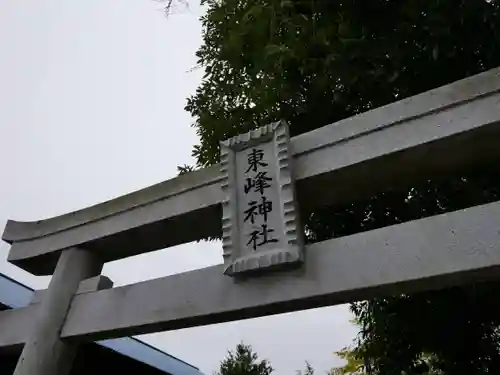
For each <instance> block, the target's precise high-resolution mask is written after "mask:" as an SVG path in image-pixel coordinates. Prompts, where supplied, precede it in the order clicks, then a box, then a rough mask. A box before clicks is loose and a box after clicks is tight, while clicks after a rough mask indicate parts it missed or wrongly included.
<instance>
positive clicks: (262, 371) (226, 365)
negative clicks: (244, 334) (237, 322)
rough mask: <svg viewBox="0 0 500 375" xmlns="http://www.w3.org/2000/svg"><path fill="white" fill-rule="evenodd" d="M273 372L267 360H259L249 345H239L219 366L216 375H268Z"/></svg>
mask: <svg viewBox="0 0 500 375" xmlns="http://www.w3.org/2000/svg"><path fill="white" fill-rule="evenodd" d="M272 372H273V368H272V367H271V364H270V363H269V362H268V361H267V360H259V358H258V356H257V354H256V353H254V352H253V351H252V347H251V346H249V345H244V344H239V345H237V346H236V350H235V351H234V352H231V351H230V352H229V353H228V355H227V357H226V358H224V360H223V361H222V362H221V364H220V369H219V372H217V373H216V375H270V374H271V373H272Z"/></svg>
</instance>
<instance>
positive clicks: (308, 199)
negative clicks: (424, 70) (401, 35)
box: [2, 68, 500, 275]
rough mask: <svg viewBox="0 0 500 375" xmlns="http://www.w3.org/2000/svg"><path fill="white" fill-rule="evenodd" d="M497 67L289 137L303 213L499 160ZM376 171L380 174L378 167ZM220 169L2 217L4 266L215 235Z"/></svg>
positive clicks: (42, 269)
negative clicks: (41, 216) (28, 216)
mask: <svg viewBox="0 0 500 375" xmlns="http://www.w3.org/2000/svg"><path fill="white" fill-rule="evenodd" d="M499 92H500V68H497V69H493V70H490V71H488V72H485V73H482V74H479V75H476V76H473V77H469V78H466V79H464V80H461V81H457V82H454V83H452V84H450V85H447V86H443V87H440V88H438V89H435V90H431V91H429V92H426V93H423V94H420V95H417V96H414V97H411V98H407V99H404V100H401V101H399V102H396V103H393V104H390V105H387V106H384V107H381V108H377V109H375V110H372V111H369V112H366V113H363V114H360V115H358V116H354V117H351V118H348V119H345V120H342V121H339V122H337V123H334V124H331V125H327V126H325V127H322V128H319V129H317V130H315V131H312V132H309V133H305V134H302V135H300V136H296V137H294V138H293V139H292V140H291V148H292V155H293V159H294V163H295V170H296V175H297V191H298V198H299V203H300V205H301V207H302V208H309V207H311V206H317V205H326V204H336V203H341V202H347V201H348V200H352V199H357V198H360V197H363V196H366V195H367V194H370V193H373V192H375V191H377V190H380V189H383V188H384V187H387V186H393V185H394V184H402V185H406V184H408V183H411V182H412V181H414V180H416V179H418V176H419V175H421V174H422V173H425V174H426V175H431V174H433V173H441V172H443V171H446V172H449V171H450V170H453V169H456V168H460V167H463V166H464V165H467V164H473V163H475V162H477V161H478V160H485V159H498V157H499V152H500V151H499V150H500V137H499V135H500V125H498V123H499V121H500V111H498V105H499V104H500V94H499ZM381 165H383V168H380V166H381ZM221 201H222V193H221V189H220V172H219V167H218V166H214V167H210V168H206V169H203V170H200V171H196V172H192V173H188V174H186V175H183V176H179V177H177V178H174V179H171V180H168V181H165V182H162V183H159V184H157V185H154V186H151V187H148V188H146V189H143V190H140V191H137V192H134V193H131V194H128V195H125V196H122V197H119V198H116V199H113V200H110V201H108V202H105V203H101V204H98V205H95V206H92V207H89V208H86V209H83V210H79V211H75V212H72V213H69V214H65V215H61V216H57V217H54V218H50V219H45V220H40V221H36V222H19V221H12V220H10V221H9V222H8V223H7V226H6V228H5V231H4V233H3V237H2V238H3V240H5V241H6V242H8V243H10V244H11V245H12V246H11V249H10V253H9V257H8V260H9V261H10V262H12V263H14V264H16V265H18V266H20V267H22V268H24V269H25V270H27V271H29V272H32V273H34V274H37V275H46V274H51V273H52V272H53V270H54V267H55V263H56V260H57V255H58V254H59V252H60V251H62V250H64V249H66V248H69V247H72V246H81V247H84V248H87V249H90V250H93V251H97V252H98V253H99V255H100V256H101V257H102V259H103V260H105V261H112V260H116V259H121V258H124V257H128V256H132V255H137V254H140V253H144V252H148V251H153V250H157V249H161V248H165V247H168V246H174V245H178V244H182V243H187V242H191V241H195V240H199V239H202V238H205V237H208V236H218V235H219V234H220V232H221V224H220V203H221Z"/></svg>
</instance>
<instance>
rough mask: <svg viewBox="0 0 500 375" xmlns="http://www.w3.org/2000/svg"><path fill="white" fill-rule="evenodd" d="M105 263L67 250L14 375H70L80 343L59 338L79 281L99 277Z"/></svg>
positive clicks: (41, 303) (59, 263)
mask: <svg viewBox="0 0 500 375" xmlns="http://www.w3.org/2000/svg"><path fill="white" fill-rule="evenodd" d="M102 266H103V263H102V262H101V261H100V260H99V259H98V258H97V256H96V255H94V254H92V253H90V252H89V251H87V250H83V249H78V248H71V249H68V250H64V251H63V252H62V253H61V255H60V257H59V261H58V262H57V267H56V269H55V271H54V275H53V276H52V279H51V281H50V284H49V288H48V289H47V292H46V293H45V295H44V296H43V298H42V301H41V302H40V304H39V307H38V311H37V317H36V319H37V322H36V324H35V326H34V329H33V331H32V332H31V334H30V336H29V338H28V340H27V341H26V344H25V346H24V349H23V352H22V354H21V357H20V359H19V362H18V363H17V366H16V370H15V371H14V375H67V374H69V372H70V370H71V365H72V363H73V360H74V358H75V354H76V350H77V347H78V345H77V343H74V342H67V341H62V340H61V339H60V338H59V335H60V332H61V329H62V326H63V324H64V320H65V318H66V314H67V312H68V309H69V307H70V304H71V300H72V298H73V296H74V295H75V293H76V291H77V290H78V285H79V284H80V281H82V280H84V279H87V278H89V277H93V276H96V275H99V274H100V273H101V270H102Z"/></svg>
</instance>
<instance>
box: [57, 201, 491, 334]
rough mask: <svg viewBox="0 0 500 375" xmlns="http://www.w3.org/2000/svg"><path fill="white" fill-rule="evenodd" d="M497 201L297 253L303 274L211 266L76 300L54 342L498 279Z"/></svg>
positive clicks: (147, 330) (143, 330)
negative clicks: (229, 272) (250, 274)
mask: <svg viewBox="0 0 500 375" xmlns="http://www.w3.org/2000/svg"><path fill="white" fill-rule="evenodd" d="M498 223H500V203H499V202H497V203H491V204H488V205H483V206H477V207H473V208H469V209H466V210H461V211H457V212H452V213H448V214H444V215H439V216H434V217H430V218H426V219H422V220H417V221H411V222H408V223H404V224H399V225H396V226H391V227H386V228H381V229H377V230H373V231H369V232H364V233H360V234H356V235H353V236H348V237H342V238H338V239H333V240H329V241H325V242H321V243H317V244H313V245H309V246H307V248H306V261H305V264H304V267H303V268H300V269H297V270H294V271H289V272H286V273H271V274H268V275H263V276H261V277H259V278H251V279H247V280H237V281H236V282H235V281H234V280H233V279H231V278H229V277H224V276H222V271H223V269H224V266H223V265H221V266H215V267H209V268H204V269H200V270H195V271H191V272H187V273H182V274H177V275H173V276H168V277H165V278H161V279H157V280H151V281H145V282H142V283H138V284H134V285H129V286H124V287H119V288H113V289H109V290H103V291H98V292H92V293H86V294H82V295H78V296H76V297H75V298H74V300H73V303H72V304H71V309H70V311H69V314H68V317H67V320H66V323H65V325H64V328H63V331H62V337H67V338H70V337H74V338H76V337H86V338H88V339H103V338H113V337H119V336H124V335H132V334H145V333H150V332H157V331H163V330H173V329H180V328H186V327H194V326H200V325H206V324H214V323H220V322H226V321H231V320H240V319H245V318H252V317H258V316H264V315H272V314H278V313H285V312H291V311H296V310H302V309H310V308H316V307H321V306H330V305H335V304H340V303H346V302H349V301H355V300H363V299H369V298H372V297H375V296H382V295H391V294H397V293H407V292H412V291H417V290H430V289H439V288H444V287H448V286H452V285H461V284H465V283H470V282H472V281H483V280H486V279H490V278H495V277H498V275H499V271H500V251H499V250H498V249H499V245H498V244H499V243H500V231H499V230H498Z"/></svg>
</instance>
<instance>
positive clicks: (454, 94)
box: [0, 68, 500, 375]
mask: <svg viewBox="0 0 500 375" xmlns="http://www.w3.org/2000/svg"><path fill="white" fill-rule="evenodd" d="M499 104H500V68H499V69H494V70H491V71H488V72H485V73H482V74H479V75H476V76H473V77H469V78H467V79H464V80H461V81H457V82H455V83H452V84H450V85H447V86H443V87H440V88H438V89H435V90H432V91H429V92H426V93H423V94H420V95H417V96H415V97H411V98H408V99H405V100H402V101H399V102H396V103H393V104H390V105H387V106H385V107H381V108H378V109H375V110H372V111H369V112H366V113H363V114H361V115H358V116H355V117H352V118H349V119H346V120H342V121H340V122H338V123H335V124H332V125H328V126H325V127H323V128H320V129H317V130H314V131H312V132H309V133H306V134H303V135H300V136H297V137H294V138H292V139H289V138H288V136H287V132H286V126H285V125H283V124H275V125H270V126H268V127H264V128H261V129H260V130H257V131H254V132H251V133H249V134H246V135H242V136H239V137H236V138H233V139H231V140H228V141H227V142H226V143H225V144H224V145H223V147H222V151H223V152H222V160H221V161H222V164H221V165H219V166H214V167H210V168H206V169H203V170H200V171H196V172H192V173H188V174H186V175H182V176H179V177H177V178H174V179H171V180H168V181H165V182H162V183H160V184H157V185H154V186H151V187H149V188H146V189H143V190H140V191H137V192H134V193H131V194H128V195H125V196H122V197H119V198H116V199H113V200H111V201H108V202H105V203H102V204H98V205H96V206H92V207H89V208H86V209H83V210H80V211H75V212H72V213H69V214H66V215H62V216H58V217H54V218H51V219H46V220H41V221H37V222H18V221H9V222H8V223H7V226H6V228H5V231H4V234H3V240H5V241H6V242H8V243H10V244H11V248H10V252H9V256H8V260H9V261H10V262H12V263H13V264H15V265H17V266H19V267H21V268H23V269H24V270H26V271H28V272H31V273H33V274H35V275H51V274H53V277H52V279H51V282H50V285H49V287H48V289H47V290H45V291H39V292H38V293H37V296H36V298H34V301H33V303H32V304H31V305H30V306H28V307H25V308H21V309H15V310H10V311H2V312H0V348H3V349H9V348H13V347H23V352H22V355H21V358H20V360H19V363H18V366H17V368H16V371H15V374H16V375H55V374H59V375H65V374H68V372H69V371H70V369H71V363H72V359H73V356H74V354H75V351H76V348H77V346H78V343H79V342H82V341H84V340H99V339H109V338H116V337H121V336H128V335H134V334H145V333H152V332H157V331H164V330H174V329H180V328H186V327H194V326H200V325H206V324H213V323H220V322H228V321H232V320H238V319H247V318H253V317H258V316H264V315H271V314H279V313H284V312H290V311H296V310H302V309H310V308H316V307H320V306H329V305H335V304H340V303H346V302H349V301H355V300H363V299H369V298H372V297H375V296H383V295H391V294H397V293H406V292H414V291H419V290H426V289H439V288H444V287H448V286H453V285H460V284H463V283H469V282H475V281H482V280H486V279H490V278H494V277H498V274H499V273H498V272H499V268H500V251H499V245H498V244H499V243H500V230H499V224H500V203H499V202H494V203H490V204H486V205H481V206H475V207H471V208H467V209H463V210H459V211H455V212H451V213H447V214H443V215H438V216H433V217H428V218H425V219H421V220H415V221H410V222H406V223H403V224H399V225H394V226H390V227H385V228H380V229H376V230H372V231H368V232H363V233H359V234H355V235H351V236H346V237H341V238H335V239H331V240H327V241H324V242H320V243H315V244H311V245H306V246H304V245H303V244H302V240H301V232H302V231H301V227H300V212H301V211H299V208H300V209H302V210H304V209H305V208H307V209H310V208H317V207H320V206H323V205H334V204H339V203H345V202H349V201H352V200H355V199H360V198H363V197H367V196H369V195H370V194H373V193H375V192H377V191H381V190H383V189H385V188H388V187H394V186H401V187H404V186H408V185H409V184H411V183H412V182H415V181H417V180H421V179H422V178H426V177H430V176H432V175H436V174H441V173H445V172H446V173H450V172H451V171H457V170H459V169H461V168H465V167H472V166H474V165H479V164H481V163H483V162H486V161H489V162H491V161H494V160H499V159H500V111H499V110H498V108H499ZM257 147H260V148H258V149H257ZM250 149H252V150H253V151H252V152H254V158H253V159H252V160H253V161H254V162H256V163H257V164H255V165H254V166H255V171H252V166H251V165H250V167H248V168H246V165H245V168H246V169H248V170H247V172H249V173H253V172H255V173H254V174H253V175H251V176H250V177H248V176H247V175H244V174H243V172H245V171H244V169H245V168H244V167H243V165H244V163H246V158H247V157H249V158H250V156H249V155H250V154H249V153H248V152H247V151H248V150H250ZM248 160H250V159H248ZM242 163H243V164H242ZM259 163H260V164H259ZM258 166H267V167H268V170H266V171H265V172H258V171H257V167H258ZM268 172H269V174H268V175H267V176H269V178H268V179H266V178H267V177H266V178H263V179H261V180H260V182H261V185H260V186H261V187H262V186H264V185H265V186H267V185H269V186H271V185H272V186H273V187H271V188H269V189H270V190H269V195H268V196H264V195H263V193H262V192H263V190H260V192H259V190H258V186H259V185H258V181H257V179H256V178H257V177H256V176H257V174H258V173H264V174H265V173H268ZM264 174H261V175H260V176H261V177H263V176H264ZM262 184H263V185H262ZM266 184H267V185H266ZM273 189H274V190H273ZM256 202H260V203H259V204H262V205H261V206H260V209H259V210H257V211H252V212H254V213H255V212H256V213H258V214H259V215H260V216H258V217H254V216H249V215H248V212H250V211H248V210H249V209H247V210H244V209H245V208H246V207H247V206H244V205H243V204H244V203H245V204H247V205H248V207H251V206H252V205H256V204H257V203H256ZM271 206H272V207H274V208H273V209H274V211H273V209H271ZM252 207H253V206H252ZM243 213H245V214H244V215H243V216H242V214H243ZM264 215H269V217H267V216H265V217H264ZM273 215H274V216H273ZM221 218H222V220H221ZM253 219H255V220H257V221H255V222H253ZM250 220H252V225H253V227H252V226H249V225H250V224H249V221H250ZM258 220H261V222H258ZM262 220H264V221H262ZM268 220H269V221H268ZM255 225H260V227H259V228H262V230H261V229H259V231H260V232H259V233H257V232H258V231H256V230H254V231H252V232H251V234H252V233H254V234H255V236H254V237H253V239H254V241H253V242H252V237H250V239H248V237H244V235H248V233H249V232H248V230H250V229H251V228H254V227H255ZM271 227H272V228H271ZM271 232H273V234H272V235H271ZM257 234H259V235H261V237H260V238H259V240H258V241H256V240H255V239H256V238H257V237H256V236H257ZM264 234H265V235H264ZM221 235H222V238H223V247H224V254H223V255H224V265H220V266H214V267H208V268H203V269H198V270H195V271H191V272H186V273H181V274H177V275H173V276H168V277H164V278H160V279H155V280H150V281H145V282H141V283H137V284H133V285H128V286H123V287H118V288H112V285H111V283H110V282H109V280H107V279H106V278H104V277H103V276H101V275H100V273H101V269H102V266H103V264H104V263H105V262H109V261H113V260H117V259H121V258H125V257H129V256H133V255H137V254H141V253H145V252H149V251H154V250H158V249H162V248H165V247H170V246H175V245H179V244H183V243H187V242H191V241H196V240H200V239H203V238H207V237H209V236H221ZM273 236H275V237H273ZM273 241H274V242H273ZM261 245H262V248H258V246H261ZM252 247H253V249H252ZM288 266H293V267H288ZM280 268H283V269H280ZM252 271H260V272H258V273H255V272H253V274H252ZM247 272H249V273H248V275H247ZM240 276H241V277H240Z"/></svg>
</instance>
